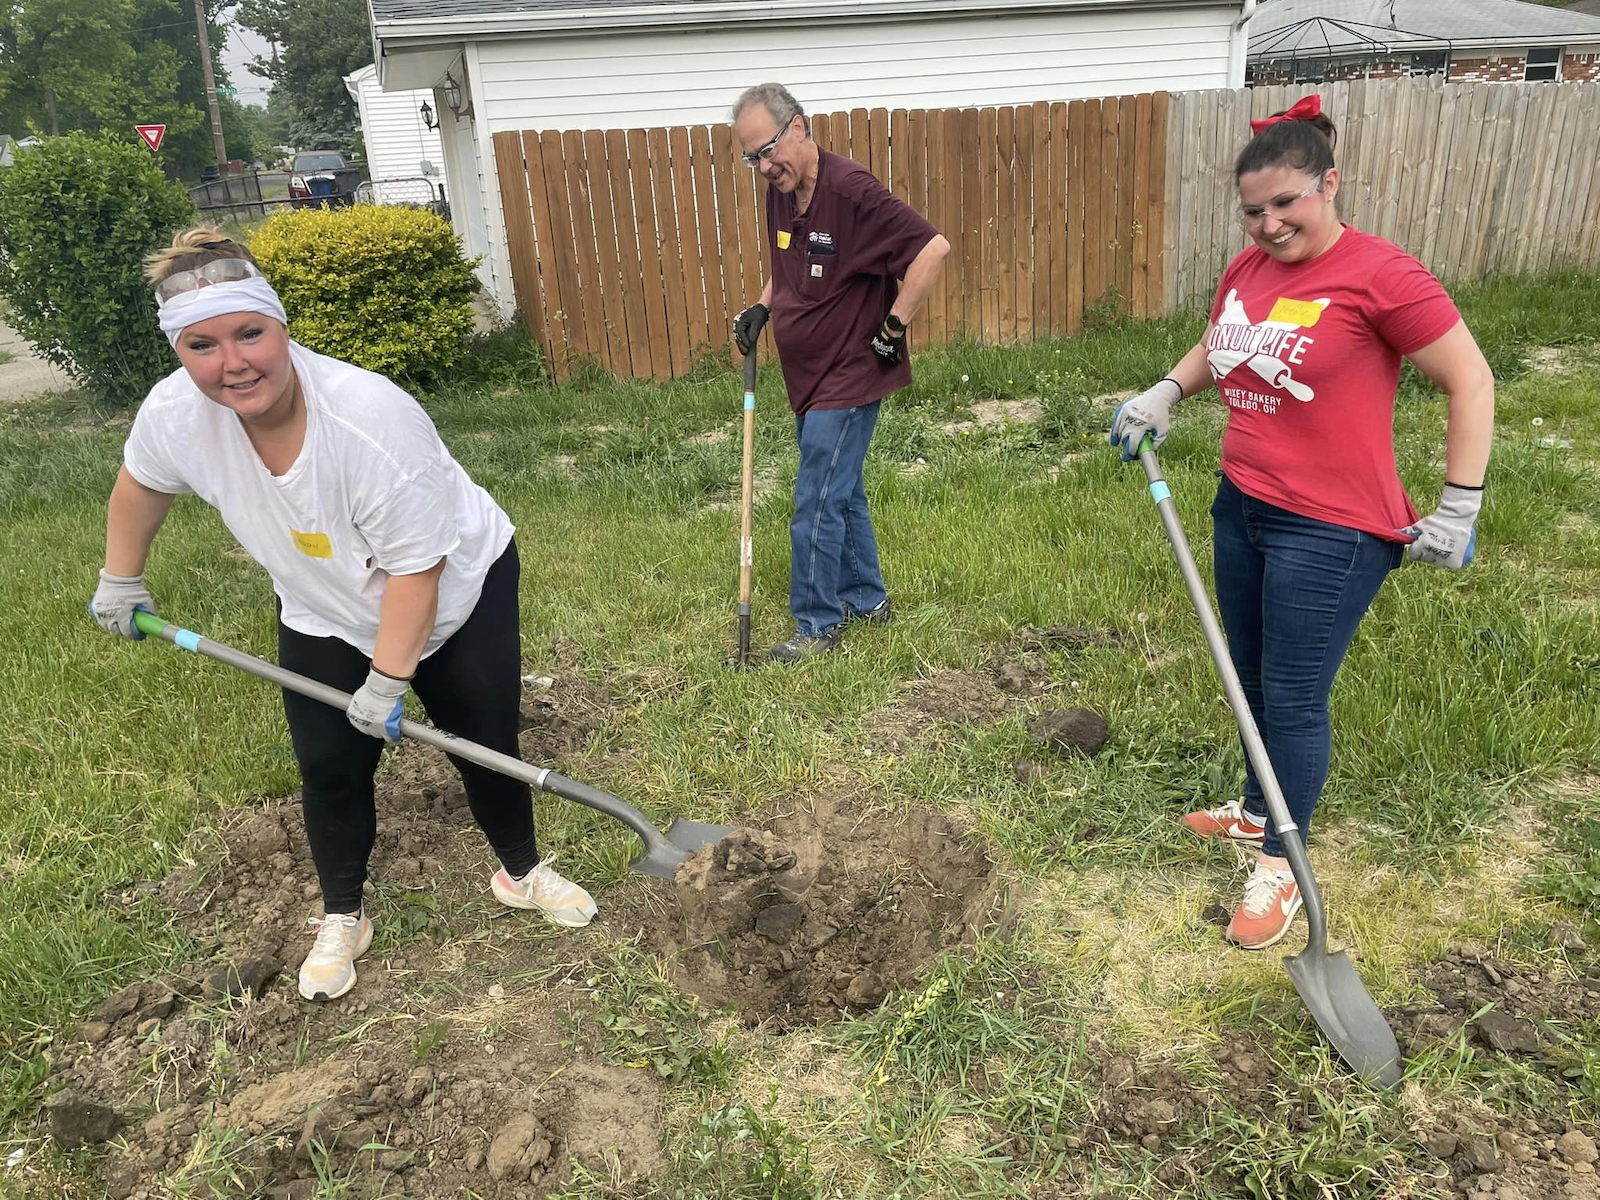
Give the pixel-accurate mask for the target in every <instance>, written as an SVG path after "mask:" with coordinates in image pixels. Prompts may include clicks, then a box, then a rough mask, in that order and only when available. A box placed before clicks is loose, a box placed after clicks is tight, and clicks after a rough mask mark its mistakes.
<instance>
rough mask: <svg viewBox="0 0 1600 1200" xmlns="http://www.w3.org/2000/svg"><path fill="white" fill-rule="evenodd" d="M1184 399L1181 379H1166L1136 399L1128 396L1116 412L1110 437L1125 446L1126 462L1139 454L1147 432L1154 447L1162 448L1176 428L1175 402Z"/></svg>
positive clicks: (1118, 444) (1124, 455)
mask: <svg viewBox="0 0 1600 1200" xmlns="http://www.w3.org/2000/svg"><path fill="white" fill-rule="evenodd" d="M1182 399H1183V389H1182V388H1181V387H1179V386H1178V381H1177V380H1176V379H1163V380H1162V381H1161V382H1160V383H1158V384H1156V385H1155V386H1154V387H1152V388H1146V389H1145V390H1144V391H1142V392H1140V393H1139V394H1138V395H1137V396H1134V397H1133V398H1132V399H1130V400H1124V401H1123V402H1122V403H1121V404H1119V405H1118V406H1117V411H1116V412H1115V413H1114V414H1112V417H1111V432H1110V434H1108V435H1107V437H1106V441H1108V442H1110V443H1111V444H1112V445H1113V446H1120V447H1122V461H1123V462H1132V461H1133V460H1134V459H1136V458H1138V457H1139V443H1140V442H1141V441H1143V440H1144V435H1145V434H1147V433H1148V434H1149V435H1150V437H1151V438H1152V440H1153V445H1152V447H1151V448H1152V449H1156V450H1159V449H1160V448H1161V443H1162V442H1164V441H1166V440H1167V434H1169V433H1171V432H1172V406H1173V405H1174V404H1176V403H1177V402H1178V401H1179V400H1182Z"/></svg>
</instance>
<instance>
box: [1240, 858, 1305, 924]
mask: <svg viewBox="0 0 1600 1200" xmlns="http://www.w3.org/2000/svg"><path fill="white" fill-rule="evenodd" d="M1285 882H1287V883H1288V884H1289V886H1290V887H1293V886H1294V876H1292V875H1289V874H1287V873H1286V872H1281V871H1277V870H1275V869H1273V868H1272V867H1263V866H1260V865H1258V866H1257V867H1256V869H1255V870H1254V871H1252V872H1251V873H1250V878H1249V879H1247V880H1245V884H1244V910H1245V912H1247V913H1249V914H1250V915H1251V916H1252V917H1259V916H1261V915H1262V914H1263V913H1265V912H1266V911H1267V909H1269V908H1271V907H1272V906H1273V905H1274V904H1276V903H1277V901H1278V896H1279V894H1280V893H1281V892H1282V890H1283V886H1284V884H1285Z"/></svg>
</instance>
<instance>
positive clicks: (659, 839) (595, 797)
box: [134, 611, 727, 879]
mask: <svg viewBox="0 0 1600 1200" xmlns="http://www.w3.org/2000/svg"><path fill="white" fill-rule="evenodd" d="M134 623H135V624H136V625H137V626H138V627H139V629H140V630H141V631H142V632H144V633H146V634H151V635H155V636H157V637H161V638H164V639H166V640H167V641H169V642H171V643H172V644H173V645H175V646H180V647H182V648H183V649H185V650H190V651H193V652H194V653H196V654H203V655H204V656H205V657H207V658H214V659H216V660H217V661H218V662H221V663H227V664H228V665H229V666H230V667H237V668H239V670H241V671H245V672H248V673H249V674H251V675H254V676H256V677H258V678H260V679H265V680H267V681H268V682H270V683H275V684H277V685H278V686H279V687H282V688H287V689H288V690H289V691H291V692H298V693H299V694H300V695H302V696H309V697H310V698H311V699H313V700H319V701H321V702H322V703H323V704H326V705H329V706H331V707H333V708H337V709H341V710H342V709H345V708H348V707H349V706H350V693H349V692H341V691H340V690H339V689H338V688H336V687H330V686H328V685H327V684H325V683H320V682H318V681H317V680H315V679H309V678H307V677H306V676H304V675H299V674H296V673H295V672H294V671H289V670H285V669H284V668H283V667H280V666H278V665H277V664H276V663H270V662H268V661H267V660H266V659H264V658H257V657H256V656H255V655H253V654H246V653H245V652H244V651H243V650H236V649H234V648H233V647H232V646H228V645H225V644H224V643H222V642H216V641H212V640H211V639H210V638H208V637H202V636H201V635H200V634H198V633H195V632H194V631H193V630H191V629H183V628H180V627H179V626H177V625H174V624H172V623H171V622H168V621H164V620H162V619H161V618H160V617H157V616H153V615H151V614H150V613H146V612H143V611H139V612H135V613H134ZM400 733H401V734H402V735H403V736H405V737H408V738H414V739H415V740H417V741H419V742H424V743H426V744H427V745H429V746H433V747H435V748H436V749H439V750H443V751H444V752H445V753H446V754H453V755H455V756H456V757H457V758H464V759H466V760H468V761H469V762H475V763H477V764H478V765H479V766H482V767H488V768H489V769H490V770H491V771H498V772H500V774H502V775H509V776H511V777H512V778H513V779H520V780H522V782H524V783H526V784H528V785H529V786H530V787H536V788H538V789H539V790H540V791H543V792H549V793H550V794H551V795H553V796H560V797H561V798H562V799H563V800H571V801H573V802H574V803H575V804H581V805H583V806H584V807H585V808H592V809H594V810H595V811H596V812H600V813H604V814H605V815H606V816H608V817H611V818H613V819H615V820H618V821H621V822H622V823H623V824H624V825H626V826H627V827H628V828H629V829H631V830H633V832H634V833H635V834H637V835H638V836H639V839H640V840H641V841H643V842H644V846H645V853H644V854H643V855H642V856H641V857H640V858H638V859H637V860H635V861H634V862H633V863H632V864H631V865H632V866H633V868H634V869H635V870H637V871H639V872H641V873H642V874H645V875H651V876H654V877H656V878H661V879H670V878H671V877H672V875H673V873H674V872H675V871H676V870H677V868H678V866H679V865H680V864H681V863H683V862H684V861H685V860H686V859H687V858H688V857H689V855H688V852H687V850H685V849H683V848H681V847H679V846H677V845H674V844H673V843H672V842H671V841H670V840H668V838H666V837H664V836H662V834H661V831H660V830H658V829H657V828H656V827H655V825H654V824H652V823H651V821H650V819H649V818H648V817H646V816H645V815H644V814H643V813H642V812H640V811H639V810H638V809H636V808H634V807H633V806H632V805H630V804H626V803H624V802H623V801H621V800H618V799H617V798H616V797H615V796H612V795H608V794H607V793H605V792H602V791H598V790H596V789H594V788H591V787H588V786H586V785H585V784H581V783H578V782H577V781H576V780H572V779H568V778H567V777H566V776H565V775H560V774H558V773H556V772H555V771H552V770H550V769H548V768H547V767H535V766H532V765H530V764H528V763H525V762H523V761H522V760H521V759H518V758H513V757H511V755H509V754H501V753H500V752H499V751H498V750H491V749H489V747H487V746H483V745H480V744H478V743H477V742H471V741H468V740H467V739H466V738H459V737H456V736H455V735H454V734H450V733H446V732H444V731H443V730H441V729H435V728H433V726H431V725H421V724H418V723H417V722H416V721H411V720H407V719H406V718H401V720H400ZM705 828H707V829H712V828H720V827H714V826H706V827H705ZM723 832H727V831H726V830H723ZM712 840H715V839H712Z"/></svg>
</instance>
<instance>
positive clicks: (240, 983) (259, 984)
mask: <svg viewBox="0 0 1600 1200" xmlns="http://www.w3.org/2000/svg"><path fill="white" fill-rule="evenodd" d="M281 969H282V966H281V964H279V963H277V962H273V961H271V960H269V959H265V958H247V959H245V960H244V961H243V962H238V963H228V964H226V965H225V966H221V967H218V968H216V970H214V971H212V972H210V973H209V974H207V975H206V977H205V980H204V981H203V982H202V983H201V985H200V994H201V995H202V996H203V997H204V998H205V999H207V1000H220V999H222V998H223V997H225V996H233V997H235V998H237V997H239V996H243V995H244V994H245V993H246V992H249V993H250V994H251V995H252V996H259V995H260V994H261V989H262V988H264V987H265V986H266V985H267V984H268V983H269V982H271V981H272V980H273V979H275V978H276V977H277V975H278V973H279V971H280V970H281Z"/></svg>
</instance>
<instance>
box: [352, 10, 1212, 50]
mask: <svg viewBox="0 0 1600 1200" xmlns="http://www.w3.org/2000/svg"><path fill="white" fill-rule="evenodd" d="M1200 6H1204V7H1213V8H1234V7H1237V6H1238V5H1237V3H1236V2H1235V3H1230V2H1229V0H803V2H802V3H775V2H773V0H767V2H766V3H755V4H751V3H738V2H735V0H719V2H717V3H710V4H637V5H628V6H626V7H617V8H561V9H548V10H543V11H534V12H516V13H493V14H487V13H486V14H482V15H478V16H445V17H422V18H410V19H403V20H378V19H376V18H374V20H373V25H372V31H373V38H374V40H375V41H377V42H380V43H383V42H402V41H403V42H413V43H414V42H423V43H426V42H430V41H438V40H446V39H459V38H463V37H496V36H505V35H508V34H539V33H573V32H588V31H592V30H606V29H654V28H661V27H663V26H674V25H717V24H740V25H743V24H748V23H749V22H752V21H810V20H817V19H819V18H829V19H834V20H837V19H840V18H845V19H848V18H862V19H864V18H870V17H936V16H954V15H958V14H962V13H985V12H993V13H998V12H1017V11H1030V12H1036V11H1041V10H1075V9H1096V8H1154V7H1161V8H1168V7H1200ZM397 48H398V47H397Z"/></svg>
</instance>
